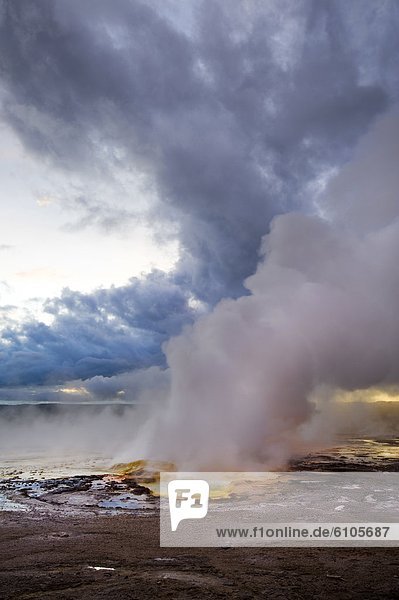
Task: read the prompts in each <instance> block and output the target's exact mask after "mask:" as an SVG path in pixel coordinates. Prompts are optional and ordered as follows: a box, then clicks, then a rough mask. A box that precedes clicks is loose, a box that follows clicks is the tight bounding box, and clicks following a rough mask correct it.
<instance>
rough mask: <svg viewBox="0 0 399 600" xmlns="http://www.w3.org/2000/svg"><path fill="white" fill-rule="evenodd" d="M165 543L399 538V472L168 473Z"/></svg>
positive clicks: (163, 485)
mask: <svg viewBox="0 0 399 600" xmlns="http://www.w3.org/2000/svg"><path fill="white" fill-rule="evenodd" d="M160 493H161V515H160V540H161V546H199V547H207V546H399V473H389V472H367V473H359V472H343V473H336V472H335V473H326V472H324V473H320V472H292V473H286V472H284V473H275V472H270V473H249V472H247V473H237V472H235V473H166V472H165V473H161V482H160Z"/></svg>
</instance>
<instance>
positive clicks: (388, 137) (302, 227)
mask: <svg viewBox="0 0 399 600" xmlns="http://www.w3.org/2000/svg"><path fill="white" fill-rule="evenodd" d="M398 156H399V112H398V111H396V110H395V111H393V112H392V113H391V114H389V115H388V116H386V117H385V118H384V119H381V120H380V121H379V122H378V123H377V124H376V126H375V127H374V128H373V129H372V131H371V132H370V133H369V134H368V135H367V136H365V138H364V139H362V140H361V142H360V144H359V146H358V148H357V150H356V152H355V155H354V158H353V160H352V162H351V163H350V164H349V165H347V166H346V167H345V168H344V169H342V171H341V172H340V173H339V174H338V175H337V176H336V177H334V178H333V179H332V180H331V182H330V184H329V185H328V186H327V189H326V192H325V194H324V196H323V198H322V201H321V204H320V207H319V209H320V212H321V213H322V216H317V215H304V214H299V213H291V214H286V215H283V216H280V217H276V218H275V220H274V222H273V224H272V228H271V232H270V234H268V235H266V236H265V238H264V240H263V244H262V249H263V254H264V258H263V260H262V261H261V262H260V264H259V265H258V268H257V271H256V273H255V274H254V275H253V276H252V277H249V278H248V279H247V280H246V282H245V285H246V287H247V288H248V290H249V292H250V295H249V296H245V297H242V298H239V299H237V300H224V301H222V302H220V303H219V304H218V305H217V306H216V307H215V309H214V310H213V312H212V313H211V314H209V315H207V316H205V317H202V318H200V319H199V320H198V321H197V323H196V324H195V325H194V326H193V327H190V328H187V329H186V330H185V331H184V333H183V334H182V335H181V336H179V337H176V338H174V339H172V340H171V341H170V342H169V343H168V344H167V346H166V349H165V352H166V356H167V360H168V364H169V367H170V376H171V391H170V397H169V401H168V406H167V408H166V411H165V413H164V414H162V416H161V417H160V420H159V422H157V423H156V425H153V424H152V423H151V424H150V432H149V433H148V434H147V435H148V436H149V437H148V440H146V443H147V446H146V451H147V452H148V453H149V454H150V455H153V454H155V455H158V456H159V457H167V458H168V459H172V460H175V461H176V462H177V463H178V464H183V465H185V466H189V467H192V466H194V467H207V466H208V467H209V466H212V465H213V466H214V465H215V464H216V465H217V466H218V467H224V468H226V469H227V468H229V467H231V466H232V465H240V464H241V465H251V464H252V465H253V464H256V463H266V464H267V463H269V464H271V465H273V464H276V462H277V464H278V463H281V462H283V461H284V459H286V458H287V457H289V456H290V454H291V453H292V452H293V451H295V450H296V451H298V449H299V448H300V447H301V444H302V443H303V442H304V441H305V439H306V430H305V431H304V429H303V425H304V424H305V423H308V422H309V421H311V419H312V417H313V416H314V411H315V404H314V402H315V401H317V391H318V390H322V389H323V388H324V390H323V396H326V393H325V388H329V389H331V396H333V394H334V392H335V391H339V390H359V389H360V390H361V389H364V390H366V389H367V388H370V387H379V386H394V385H399V366H398V356H399V320H398V318H397V300H398V297H399V270H398V268H397V261H398V258H399V220H398V217H399V197H398V189H399V170H398V169H397V158H398ZM323 429H324V430H325V429H326V428H325V427H324V428H323Z"/></svg>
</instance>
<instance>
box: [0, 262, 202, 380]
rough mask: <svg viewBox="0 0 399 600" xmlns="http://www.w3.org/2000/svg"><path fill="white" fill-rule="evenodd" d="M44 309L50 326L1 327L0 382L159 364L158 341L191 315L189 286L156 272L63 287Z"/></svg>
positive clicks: (109, 372) (107, 373)
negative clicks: (89, 287)
mask: <svg viewBox="0 0 399 600" xmlns="http://www.w3.org/2000/svg"><path fill="white" fill-rule="evenodd" d="M46 310H47V312H48V313H50V314H54V315H55V321H54V323H53V324H52V325H51V326H47V325H45V324H43V323H37V322H30V323H24V324H23V325H22V327H21V328H20V329H17V328H14V329H12V328H10V329H4V330H3V334H2V337H3V346H2V349H1V354H0V358H1V368H0V385H1V386H7V385H12V386H18V385H24V384H29V383H39V384H45V383H60V382H62V381H67V380H73V379H87V378H90V377H94V376H95V375H98V374H101V375H104V376H111V375H114V374H116V373H120V372H122V371H127V370H129V369H139V368H143V367H149V366H151V365H153V364H160V365H163V364H164V356H163V353H162V352H161V345H162V343H163V342H164V341H165V340H167V339H168V338H169V337H170V336H171V335H176V334H177V333H178V332H179V331H180V330H181V328H182V326H183V325H184V324H185V323H188V322H190V321H191V320H192V319H193V318H194V316H195V311H194V310H193V309H192V308H190V306H189V292H188V291H187V290H185V288H184V287H183V286H177V285H174V284H173V283H172V282H171V281H170V280H169V279H168V277H167V276H166V275H164V274H163V273H158V272H153V273H152V274H151V275H150V276H148V278H147V279H146V280H144V281H141V280H138V279H132V280H131V282H130V283H129V284H128V285H126V286H122V287H115V288H111V289H109V290H98V291H97V292H93V293H92V294H82V293H78V292H71V291H70V290H65V291H64V293H63V294H62V296H61V298H58V299H56V300H53V301H49V302H48V303H47V306H46Z"/></svg>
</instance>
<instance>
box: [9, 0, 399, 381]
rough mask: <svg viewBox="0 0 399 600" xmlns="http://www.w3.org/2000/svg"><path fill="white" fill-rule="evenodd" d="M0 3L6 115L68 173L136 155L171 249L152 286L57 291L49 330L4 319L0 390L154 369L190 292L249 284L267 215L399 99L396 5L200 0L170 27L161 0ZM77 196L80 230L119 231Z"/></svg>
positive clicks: (344, 153) (103, 169) (304, 193)
mask: <svg viewBox="0 0 399 600" xmlns="http://www.w3.org/2000/svg"><path fill="white" fill-rule="evenodd" d="M0 15H1V16H0V19H1V21H0V69H1V75H2V89H3V104H2V114H3V117H4V119H6V120H7V122H8V123H9V124H10V125H11V126H12V127H13V128H14V130H15V131H16V132H17V133H18V135H19V136H20V138H21V140H22V141H23V143H24V145H25V146H26V148H28V149H29V150H30V151H31V152H34V153H36V154H38V155H39V156H42V157H43V158H45V159H46V160H50V161H52V163H53V164H54V166H55V167H57V168H58V169H61V170H63V171H64V172H65V175H66V176H67V175H68V173H73V174H74V176H76V174H78V175H79V174H80V175H81V176H82V177H83V178H84V177H91V178H98V179H99V180H101V179H102V178H103V179H104V180H105V179H107V181H109V180H112V177H113V169H114V168H118V169H126V170H129V169H130V168H131V167H132V166H134V168H135V169H137V170H138V171H140V172H143V173H145V174H146V175H147V176H148V177H150V178H151V180H152V181H153V182H154V187H155V189H156V195H157V198H158V203H157V206H156V207H155V208H154V207H152V208H151V213H150V215H147V216H148V218H151V219H152V220H154V218H155V217H156V220H157V222H158V226H159V227H161V228H162V226H163V224H165V226H166V225H168V226H169V224H170V223H173V224H174V226H175V227H176V229H177V232H178V237H179V241H180V246H181V258H180V261H179V263H178V265H177V268H176V271H175V272H174V273H173V274H172V275H170V276H169V277H167V278H166V279H165V280H164V281H167V282H168V283H167V285H166V284H163V285H162V286H161V290H160V288H159V286H155V288H156V289H155V291H154V286H153V281H152V279H151V277H149V279H148V280H147V281H145V280H144V281H142V282H141V283H140V285H139V286H138V285H132V286H126V287H125V288H120V289H119V291H118V289H111V290H108V291H102V292H96V293H94V294H92V295H91V296H90V295H85V296H84V297H83V296H82V295H81V294H79V293H73V292H66V293H65V295H64V296H63V298H61V299H60V300H54V301H51V302H49V305H48V306H49V310H51V311H52V312H53V314H54V315H55V321H54V324H53V325H52V326H49V327H46V326H44V325H41V324H38V323H27V324H24V325H23V326H22V328H21V330H20V331H19V332H18V331H15V330H13V331H10V330H9V331H6V332H5V338H6V341H7V345H6V346H4V348H3V349H2V351H3V352H4V356H5V361H4V362H3V364H4V365H5V366H4V369H3V372H2V373H3V374H2V375H1V373H0V375H1V377H0V381H1V383H2V384H3V385H8V384H10V383H11V382H14V381H19V382H20V381H22V380H24V381H26V382H35V381H37V382H43V381H47V380H48V379H49V378H50V377H53V378H54V379H56V380H61V379H62V378H65V379H68V378H76V377H91V376H93V375H109V374H114V373H117V372H120V371H122V370H124V369H128V368H136V367H143V366H146V365H148V364H151V363H152V362H154V363H156V364H161V363H162V354H161V349H160V347H161V344H162V343H163V341H164V340H165V339H167V337H168V336H170V335H171V334H174V333H177V332H178V331H179V328H181V326H182V324H184V323H186V322H188V321H190V319H192V317H193V315H192V311H191V312H190V308H189V301H188V299H189V296H190V294H191V295H192V296H194V297H195V298H198V299H200V300H201V301H203V302H205V303H207V304H208V305H213V304H214V303H215V302H217V301H218V300H219V299H220V298H222V297H226V296H227V297H237V296H239V295H241V294H245V293H248V292H247V290H245V287H244V286H243V281H244V279H245V277H247V276H248V275H250V274H251V273H252V272H254V270H255V268H256V264H257V261H258V258H259V256H258V250H259V245H260V241H261V238H262V236H263V235H264V234H265V233H267V231H268V228H269V224H270V222H271V220H272V218H273V217H274V216H275V215H277V214H281V213H284V212H286V211H288V210H292V209H295V210H305V211H309V210H312V208H313V205H312V201H313V198H312V197H311V195H310V196H309V189H311V185H312V184H314V185H315V189H316V188H317V185H316V184H317V182H318V181H320V180H323V177H325V176H326V174H327V173H328V172H330V171H331V169H332V168H334V167H336V166H339V165H341V164H343V163H344V162H345V161H346V160H347V159H348V158H349V157H350V156H351V152H352V148H353V145H354V143H355V141H356V140H357V138H358V136H359V135H360V133H362V132H364V131H365V130H366V129H367V127H368V126H369V125H370V124H371V122H372V121H373V119H374V118H375V117H376V115H378V114H379V113H380V112H381V111H383V110H384V109H385V108H386V107H387V106H388V105H389V104H390V103H391V102H392V101H394V100H395V99H396V98H397V96H398V89H397V85H398V80H397V72H396V68H395V60H394V59H393V57H394V56H397V53H398V44H399V42H398V39H397V36H396V33H395V32H396V27H395V24H396V26H397V22H398V7H397V4H396V3H395V2H389V1H388V2H386V3H384V4H383V5H379V6H378V7H377V5H376V4H375V3H374V2H373V1H362V2H360V1H354V2H351V3H350V5H349V6H348V3H347V2H343V1H337V2H334V3H331V2H324V1H320V0H317V1H304V2H295V3H294V2H290V1H284V0H283V1H281V0H279V1H271V2H267V3H263V2H257V1H256V0H254V1H252V2H248V3H234V4H232V3H225V2H222V1H214V0H207V1H205V2H200V3H198V2H191V3H190V2H188V3H187V8H186V13H185V14H183V15H181V16H180V18H179V20H178V21H176V22H174V21H173V18H171V16H170V14H167V13H166V10H165V8H164V6H163V3H162V2H161V1H159V2H157V1H150V2H139V1H137V0H135V1H128V0H117V1H116V2H112V3H110V2H108V1H106V0H96V1H95V2H94V3H81V2H78V1H77V0H70V1H68V2H65V1H62V0H55V1H50V0H37V1H36V2H34V3H32V2H30V1H28V0H20V1H19V2H17V3H16V2H11V1H7V0H3V2H2V3H1V12H0ZM84 204H85V206H84V208H85V209H86V217H87V218H86V220H85V221H84V222H83V224H84V225H90V224H93V223H94V224H95V223H99V224H100V225H104V223H103V221H104V219H105V222H109V223H110V226H114V221H113V220H112V215H110V214H109V212H108V210H107V208H104V209H103V212H102V213H101V210H100V212H99V215H100V216H99V218H96V216H95V214H94V212H93V211H95V206H96V203H95V201H94V200H91V199H85V200H84ZM131 210H132V213H133V214H134V211H135V200H134V197H132V209H131ZM101 214H102V216H101ZM130 214H131V213H130V212H129V215H130ZM115 215H116V218H120V219H121V220H123V219H124V218H125V217H126V213H124V212H123V211H122V213H118V211H116V213H115ZM118 215H119V216H118ZM169 285H170V286H171V291H168V289H167V288H168V286H169ZM179 286H182V292H181V294H182V296H181V297H180V299H179V301H177V303H175V301H173V302H172V304H173V306H172V307H171V306H170V298H171V297H173V298H174V299H176V296H175V294H176V287H179ZM144 290H148V291H144ZM152 293H154V297H153V296H152V295H151V294H152ZM177 297H179V295H178V294H177ZM131 306H133V307H134V310H130V309H131ZM100 307H101V308H100ZM65 311H66V313H65ZM115 314H116V315H117V316H116V320H113V319H111V318H110V317H111V316H113V315H115ZM168 315H169V316H168ZM121 324H123V326H122V325H121ZM143 332H144V333H143Z"/></svg>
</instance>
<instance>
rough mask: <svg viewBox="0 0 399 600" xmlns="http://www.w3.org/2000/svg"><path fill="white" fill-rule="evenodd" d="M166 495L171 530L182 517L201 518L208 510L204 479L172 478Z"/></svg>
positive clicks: (207, 493)
mask: <svg viewBox="0 0 399 600" xmlns="http://www.w3.org/2000/svg"><path fill="white" fill-rule="evenodd" d="M168 496H169V510H170V522H171V527H172V531H176V529H177V526H178V524H179V523H180V521H183V519H203V518H204V517H205V516H206V514H207V512H208V503H209V483H208V482H207V481H205V480H204V479H174V480H173V481H170V482H169V483H168Z"/></svg>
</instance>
